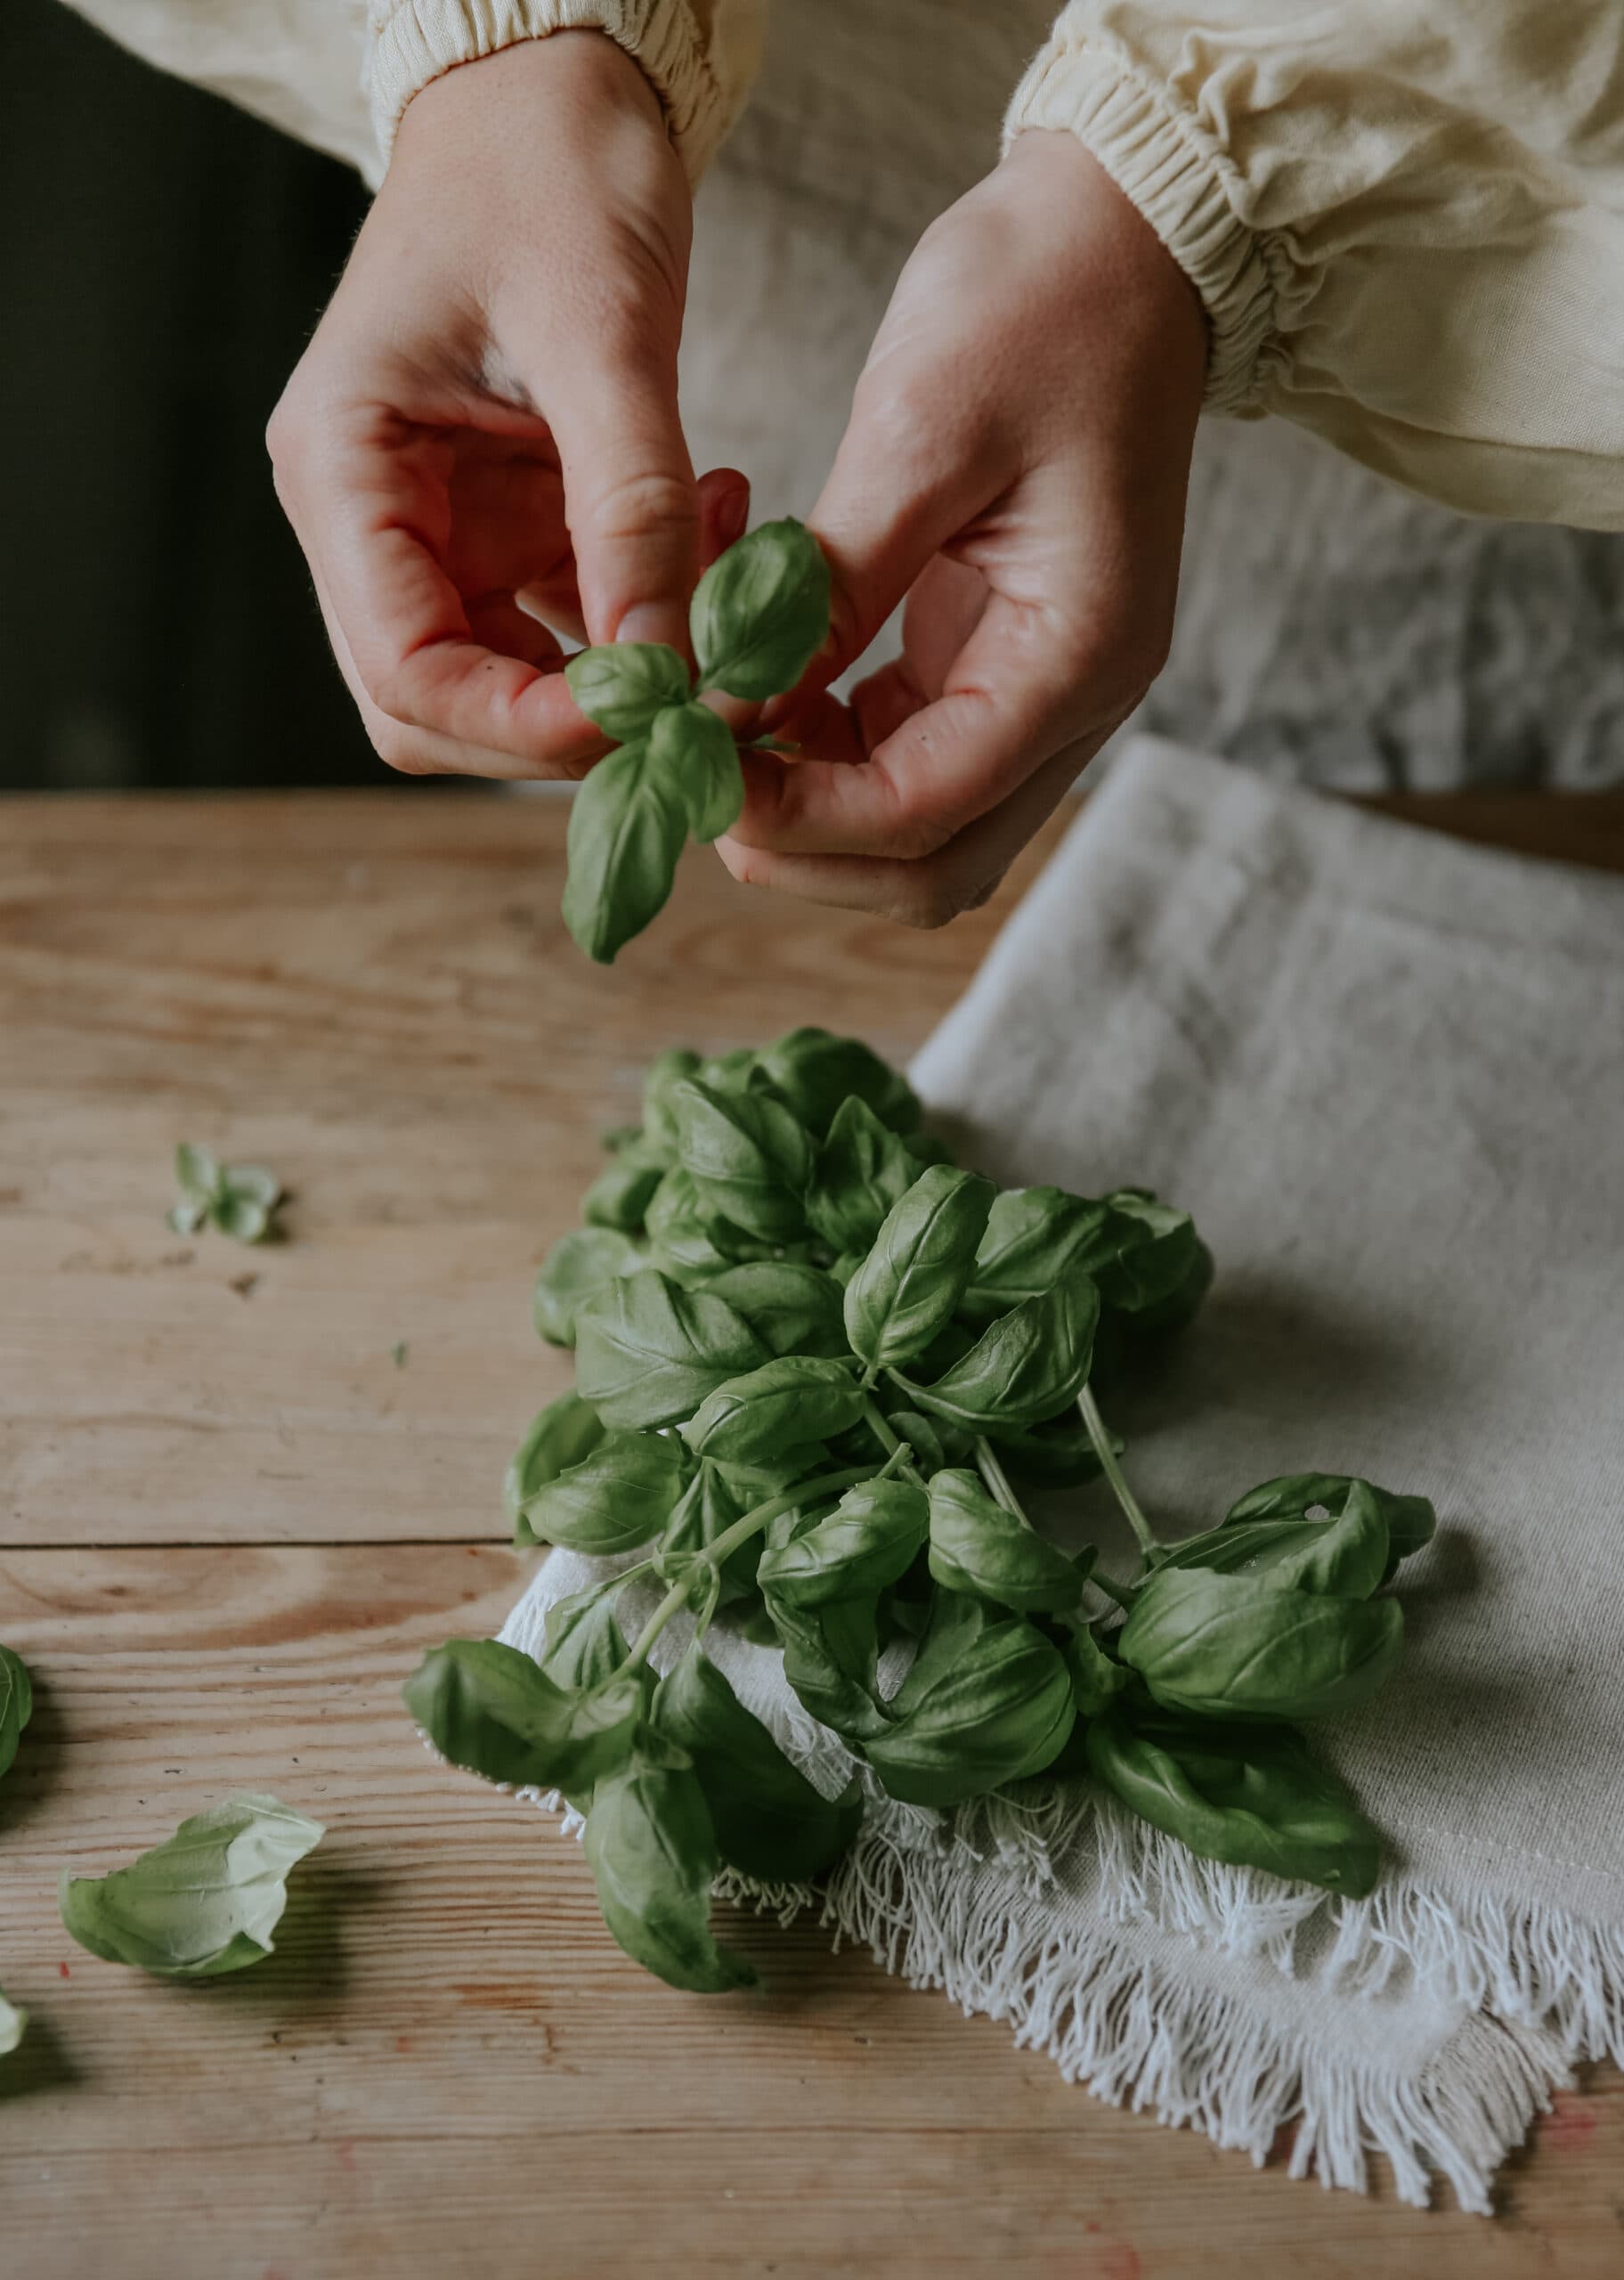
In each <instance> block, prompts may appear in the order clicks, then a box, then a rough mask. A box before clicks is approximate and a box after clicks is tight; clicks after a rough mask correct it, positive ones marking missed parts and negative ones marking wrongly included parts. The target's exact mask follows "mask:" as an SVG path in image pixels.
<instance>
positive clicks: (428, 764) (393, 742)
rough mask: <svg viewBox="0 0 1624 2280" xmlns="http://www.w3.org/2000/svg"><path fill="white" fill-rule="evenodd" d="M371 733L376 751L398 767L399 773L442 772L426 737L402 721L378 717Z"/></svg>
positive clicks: (388, 765)
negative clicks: (423, 738) (403, 725)
mask: <svg viewBox="0 0 1624 2280" xmlns="http://www.w3.org/2000/svg"><path fill="white" fill-rule="evenodd" d="M369 734H370V736H371V738H372V749H373V751H374V752H375V753H377V754H378V758H379V759H380V760H381V761H383V763H384V766H385V767H386V768H392V769H394V772H395V774H396V775H397V776H434V775H436V774H437V773H438V772H439V771H438V769H436V767H435V765H434V761H433V759H432V758H431V756H430V755H429V753H428V752H427V751H426V748H425V746H424V744H423V740H422V738H421V737H416V736H414V735H413V734H412V732H411V730H410V729H408V728H404V727H402V724H401V723H400V722H399V721H389V720H378V721H372V722H371V723H370V724H369Z"/></svg>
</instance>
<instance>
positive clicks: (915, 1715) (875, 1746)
mask: <svg viewBox="0 0 1624 2280" xmlns="http://www.w3.org/2000/svg"><path fill="white" fill-rule="evenodd" d="M896 1707H897V1706H896V1705H895V1704H894V1705H893V1708H896ZM1075 1718H1076V1708H1075V1706H1074V1704H1073V1700H1072V1688H1071V1676H1070V1673H1069V1672H1068V1670H1067V1667H1066V1665H1065V1663H1064V1662H1063V1661H1062V1659H1061V1657H1060V1653H1059V1651H1058V1650H1057V1649H1055V1648H1054V1647H1053V1646H1052V1645H1051V1644H1050V1642H1049V1641H1048V1640H1047V1639H1045V1638H1044V1637H1043V1633H1041V1632H1040V1631H1037V1630H1035V1628H1034V1626H1033V1625H1032V1624H1029V1623H1026V1622H1023V1621H1022V1620H1021V1619H1020V1618H1019V1616H1011V1617H1010V1618H1009V1619H1008V1620H1007V1621H1005V1622H1001V1623H990V1624H987V1625H986V1626H985V1628H983V1629H982V1630H980V1631H979V1633H978V1634H977V1635H975V1636H973V1637H971V1638H970V1639H969V1640H968V1641H966V1643H965V1644H964V1645H963V1647H962V1650H961V1651H960V1652H959V1653H958V1654H957V1655H956V1656H955V1657H954V1659H953V1660H952V1661H951V1662H950V1663H949V1664H947V1665H946V1666H945V1667H942V1668H940V1669H939V1670H938V1671H937V1672H936V1673H934V1675H933V1676H932V1678H931V1679H930V1682H929V1683H927V1684H923V1685H921V1686H918V1687H916V1688H915V1690H914V1693H913V1696H912V1698H911V1699H910V1700H909V1702H908V1704H907V1706H906V1708H905V1710H904V1712H903V1714H901V1715H900V1716H898V1717H897V1718H896V1719H895V1721H894V1722H893V1723H891V1724H890V1725H889V1726H888V1727H887V1728H886V1730H885V1731H884V1732H883V1733H881V1734H876V1735H874V1736H873V1737H872V1738H869V1739H867V1740H865V1743H864V1745H863V1747H864V1753H865V1755H866V1757H867V1759H868V1762H869V1763H870V1764H871V1765H872V1766H873V1769H874V1771H875V1772H876V1773H877V1774H878V1775H879V1776H880V1779H881V1781H882V1782H883V1783H884V1785H885V1787H886V1788H887V1789H888V1790H889V1792H890V1794H891V1795H892V1796H894V1797H900V1798H901V1799H902V1800H903V1802H904V1803H905V1804H913V1805H937V1806H946V1805H956V1804H962V1802H963V1801H964V1799H965V1798H966V1797H976V1796H979V1795H982V1794H983V1792H985V1791H986V1790H988V1789H997V1788H1001V1787H1003V1784H1004V1783H1005V1782H1006V1781H1020V1780H1025V1779H1027V1778H1028V1777H1029V1776H1030V1775H1032V1774H1035V1773H1041V1772H1042V1771H1043V1768H1044V1767H1045V1766H1046V1765H1048V1764H1050V1763H1052V1761H1053V1760H1054V1759H1055V1758H1056V1757H1058V1756H1059V1755H1060V1751H1061V1750H1062V1749H1063V1748H1064V1747H1065V1746H1066V1743H1067V1741H1068V1738H1069V1737H1070V1733H1071V1729H1072V1725H1073V1722H1074V1721H1075Z"/></svg>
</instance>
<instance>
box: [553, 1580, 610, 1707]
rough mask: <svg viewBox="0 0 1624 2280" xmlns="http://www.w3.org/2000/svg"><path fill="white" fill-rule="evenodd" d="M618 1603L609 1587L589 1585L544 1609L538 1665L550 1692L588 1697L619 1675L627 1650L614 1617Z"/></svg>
mask: <svg viewBox="0 0 1624 2280" xmlns="http://www.w3.org/2000/svg"><path fill="white" fill-rule="evenodd" d="M618 1597H619V1592H618V1591H617V1590H616V1589H615V1587H614V1586H613V1585H611V1586H610V1588H609V1589H608V1590H607V1591H605V1588H604V1586H603V1585H602V1584H590V1585H589V1587H588V1588H587V1590H585V1591H584V1592H572V1593H571V1594H570V1596H569V1598H567V1599H562V1600H554V1601H553V1604H552V1605H551V1607H549V1608H548V1610H547V1622H546V1624H545V1626H544V1627H543V1630H542V1634H541V1638H542V1646H541V1655H540V1668H541V1670H542V1672H543V1673H545V1674H546V1676H547V1677H548V1678H550V1679H551V1680H552V1681H553V1683H554V1685H555V1686H562V1687H564V1688H567V1689H570V1690H573V1691H576V1692H581V1691H584V1692H588V1693H590V1692H591V1691H592V1690H593V1689H594V1688H596V1687H600V1686H606V1685H607V1684H608V1682H609V1681H610V1680H611V1679H612V1678H613V1676H614V1674H615V1673H616V1671H618V1670H619V1669H620V1667H621V1664H622V1663H623V1662H624V1661H625V1660H626V1657H627V1656H628V1655H629V1653H630V1652H631V1649H630V1648H629V1646H628V1645H627V1643H626V1634H625V1633H624V1632H623V1631H622V1630H621V1626H620V1622H619V1619H618V1617H617V1616H616V1615H615V1611H614V1608H615V1600H617V1598H618Z"/></svg>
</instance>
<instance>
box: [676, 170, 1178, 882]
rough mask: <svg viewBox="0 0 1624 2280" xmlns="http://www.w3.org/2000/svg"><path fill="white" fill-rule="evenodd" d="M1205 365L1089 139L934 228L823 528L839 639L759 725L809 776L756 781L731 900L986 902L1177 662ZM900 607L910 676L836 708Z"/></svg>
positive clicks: (729, 848) (1142, 225) (867, 374)
mask: <svg viewBox="0 0 1624 2280" xmlns="http://www.w3.org/2000/svg"><path fill="white" fill-rule="evenodd" d="M1205 374H1206V320H1205V317H1204V315H1203V314H1202V311H1201V307H1200V305H1199V303H1198V299H1197V297H1196V295H1195V293H1194V291H1193V289H1192V288H1191V287H1190V284H1189V283H1188V281H1186V279H1185V277H1184V275H1183V273H1182V272H1181V270H1180V269H1179V267H1178V265H1176V263H1175V262H1174V261H1173V257H1172V256H1171V255H1170V254H1169V253H1168V252H1167V251H1166V250H1165V248H1164V247H1163V246H1162V244H1161V242H1160V240H1158V239H1157V237H1156V235H1155V233H1154V232H1152V230H1151V229H1150V227H1149V224H1147V223H1146V222H1145V221H1144V220H1143V219H1142V217H1141V216H1140V214H1139V213H1138V212H1137V210H1136V209H1135V208H1134V207H1133V206H1132V205H1131V204H1130V202H1129V201H1128V199H1126V198H1125V197H1124V195H1123V194H1122V192H1121V191H1118V190H1117V187H1116V185H1115V184H1114V183H1112V182H1111V181H1110V180H1109V178H1108V176H1107V175H1105V174H1104V172H1103V171H1102V170H1101V169H1100V167H1098V166H1097V165H1096V164H1095V162H1094V160H1093V159H1091V158H1090V157H1089V155H1088V153H1087V152H1086V151H1084V148H1083V146H1082V144H1081V143H1080V142H1076V140H1075V138H1074V137H1072V136H1071V135H1069V134H1060V133H1049V132H1043V131H1034V132H1028V133H1027V134H1023V135H1021V136H1020V137H1019V140H1018V141H1017V142H1016V143H1015V144H1014V146H1013V148H1012V149H1011V152H1010V154H1009V156H1008V157H1007V158H1006V159H1004V160H1003V164H1002V165H1000V166H999V167H997V168H996V169H995V172H994V173H993V174H991V175H989V176H988V177H987V180H986V181H985V182H983V183H979V184H978V186H977V188H976V189H975V190H973V191H970V193H969V195H968V196H966V197H964V198H962V199H960V200H959V202H958V204H957V205H956V206H954V207H953V208H951V209H950V210H949V211H948V212H947V213H946V215H944V216H943V217H942V218H941V219H940V220H939V221H938V222H937V223H935V224H932V226H931V228H930V230H929V231H927V232H926V233H925V236H924V237H923V239H922V240H921V242H920V245H919V247H918V248H917V249H916V250H915V252H914V256H913V257H912V258H911V260H910V261H909V263H908V265H907V267H906V269H905V271H904V273H903V275H902V278H901V281H900V282H899V283H898V285H897V291H896V294H895V297H893V299H892V302H891V305H890V308H889V311H888V313H887V314H886V318H885V322H884V323H883V324H882V325H881V330H880V333H879V336H878V338H876V340H875V342H874V346H873V352H872V353H871V354H870V357H869V360H868V363H867V365H866V367H865V371H864V373H863V376H862V379H860V380H859V382H858V384H857V391H856V395H855V396H854V399H853V404H852V415H851V420H850V424H849V427H848V428H847V431H846V435H845V437H844V439H843V441H842V443H841V445H840V452H839V454H838V456H837V458H836V460H835V464H834V468H833V469H832V473H831V475H830V477H829V481H828V483H827V484H826V485H825V486H824V493H823V496H822V498H821V499H820V501H818V504H817V507H816V510H815V511H814V513H813V515H812V517H811V524H812V527H813V529H814V530H815V531H816V533H817V535H818V537H819V539H820V540H821V541H822V542H823V545H824V551H825V552H826V553H827V555H828V557H829V560H830V565H831V568H832V573H833V581H834V612H833V623H832V633H831V637H830V641H829V643H828V645H827V647H825V648H824V651H823V652H822V653H821V654H820V655H819V656H818V658H817V659H816V660H815V661H814V664H813V665H812V666H811V668H810V669H809V670H808V674H807V677H806V679H805V680H803V682H802V684H801V687H800V689H799V690H797V691H796V692H795V694H794V695H793V696H792V697H790V698H788V699H781V700H778V701H777V702H776V703H775V705H774V706H772V707H770V708H769V711H768V721H769V725H771V726H772V727H773V728H774V729H775V730H777V731H778V732H779V733H781V734H782V735H783V736H784V737H785V738H788V739H793V740H795V741H797V742H799V743H800V746H801V755H802V756H800V757H799V758H793V759H788V760H784V761H775V760H768V759H765V758H762V759H752V760H751V761H749V762H748V764H747V769H748V775H749V778H750V788H749V797H748V800H747V802H746V806H745V810H744V813H743V816H742V817H741V818H740V820H739V823H738V825H737V826H736V827H735V831H734V832H733V833H732V835H730V836H729V837H728V838H727V839H725V840H722V841H720V842H719V847H720V850H721V852H722V856H723V859H724V860H725V861H726V862H727V867H728V868H729V869H730V870H731V871H732V873H733V875H734V876H735V878H738V879H741V880H743V881H745V882H747V883H751V884H760V885H767V886H775V887H780V888H783V889H784V890H786V891H787V892H790V893H792V894H798V895H801V896H805V897H807V898H808V899H809V900H813V901H816V902H827V903H835V904H840V905H843V906H846V907H849V908H855V909H865V910H874V911H878V912H881V913H882V914H883V915H884V916H888V917H891V918H896V919H900V920H902V921H903V922H904V923H905V924H909V925H914V926H937V925H941V924H944V923H945V922H946V920H948V919H950V918H952V917H954V916H956V915H957V914H958V913H959V912H960V911H962V910H966V909H970V908H973V907H975V906H976V905H977V904H978V903H980V902H983V901H985V900H987V896H988V895H989V894H990V893H991V892H992V891H993V889H994V887H995V885H996V884H997V883H998V881H999V879H1000V878H1001V877H1002V876H1003V873H1004V871H1005V870H1006V869H1007V868H1008V867H1009V865H1010V863H1011V860H1012V859H1013V858H1014V857H1015V855H1016V854H1017V853H1018V852H1019V850H1020V848H1021V847H1022V846H1024V844H1025V843H1026V842H1027V840H1028V839H1029V838H1030V837H1031V836H1032V835H1033V833H1034V832H1035V831H1036V829H1037V828H1038V826H1039V825H1040V824H1041V823H1042V822H1043V819H1044V818H1045V817H1047V816H1048V815H1049V814H1050V812H1051V811H1052V809H1053V808H1054V807H1055V806H1056V805H1057V803H1058V802H1059V801H1060V798H1061V797H1062V796H1063V794H1064V793H1065V792H1066V790H1067V788H1068V786H1069V785H1070V784H1071V782H1072V781H1073V779H1074V778H1076V774H1077V772H1078V770H1079V769H1081V768H1082V767H1083V765H1084V761H1087V760H1088V759H1089V758H1090V757H1091V756H1092V753H1095V752H1096V751H1097V750H1098V749H1099V747H1100V745H1102V744H1103V743H1104V742H1105V740H1106V738H1107V737H1108V736H1109V735H1110V734H1111V733H1112V731H1113V730H1114V729H1117V727H1119V726H1120V724H1121V723H1122V721H1125V719H1126V718H1127V716H1128V714H1129V713H1130V712H1132V711H1133V708H1134V706H1135V705H1136V704H1138V703H1139V700H1140V698H1141V696H1143V695H1144V693H1145V690H1146V689H1147V688H1149V685H1150V683H1151V681H1152V680H1154V679H1155V677H1156V675H1157V672H1159V671H1160V669H1161V665H1162V664H1163V661H1164V659H1165V655H1166V652H1167V645H1168V642H1169V640H1170V639H1171V635H1172V628H1173V602H1174V597H1175V594H1176V591H1177V586H1178V566H1179V550H1180V544H1181V537H1182V531H1183V517H1184V496H1185V490H1186V487H1187V484H1188V480H1189V472H1190V449H1191V445H1192V443H1193V440H1194V435H1195V427H1196V418H1197V413H1198V410H1199V406H1200V402H1201V394H1202V387H1203V383H1204V379H1205ZM904 596H906V598H907V599H906V609H905V616H904V624H903V654H902V655H901V656H900V658H898V659H897V661H896V662H895V663H894V664H889V665H886V666H884V667H882V668H881V671H880V672H876V673H874V674H872V675H871V676H870V677H869V679H868V680H865V681H863V682H861V683H860V684H859V685H858V687H857V689H856V690H855V691H854V693H853V696H852V699H851V703H850V704H849V706H848V705H844V704H839V703H838V702H837V701H836V700H835V699H834V698H833V697H832V696H829V695H828V694H827V693H826V692H827V688H828V684H829V683H830V682H831V681H832V680H834V679H835V678H836V677H837V676H838V675H839V674H840V673H841V672H844V671H845V670H846V668H847V667H848V666H849V664H852V663H853V662H854V661H855V660H856V659H857V657H858V656H860V655H861V654H862V652H863V651H864V650H865V648H866V647H867V646H868V644H869V643H870V641H872V640H873V638H874V635H875V634H876V633H877V632H878V631H879V630H880V628H881V625H883V623H885V621H886V619H887V617H889V615H890V613H891V611H892V610H893V609H894V608H895V607H896V606H897V603H898V602H899V601H901V600H902V599H903V598H904ZM854 762H855V763H857V764H856V765H853V763H854Z"/></svg>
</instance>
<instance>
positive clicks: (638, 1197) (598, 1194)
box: [581, 1140, 668, 1235]
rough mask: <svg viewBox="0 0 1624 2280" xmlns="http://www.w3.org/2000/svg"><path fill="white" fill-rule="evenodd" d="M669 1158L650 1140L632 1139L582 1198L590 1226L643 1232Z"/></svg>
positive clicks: (623, 1232) (618, 1152)
mask: <svg viewBox="0 0 1624 2280" xmlns="http://www.w3.org/2000/svg"><path fill="white" fill-rule="evenodd" d="M667 1161H668V1160H667V1158H666V1157H665V1155H664V1154H663V1152H662V1151H661V1150H659V1149H657V1148H654V1147H653V1146H652V1145H651V1144H649V1143H648V1142H647V1141H644V1140H631V1141H628V1143H627V1144H626V1145H625V1147H623V1148H621V1149H618V1150H617V1151H616V1152H615V1153H614V1154H613V1156H612V1157H611V1158H610V1159H609V1161H608V1162H607V1163H606V1164H605V1166H604V1168H603V1170H602V1171H601V1172H599V1174H598V1176H597V1178H596V1179H595V1180H594V1181H593V1183H592V1185H591V1186H590V1187H589V1189H588V1190H587V1192H586V1194H585V1196H584V1197H583V1198H582V1199H581V1217H582V1218H583V1219H584V1220H585V1221H586V1223H587V1225H588V1226H589V1227H614V1228H617V1229H618V1230H619V1231H620V1233H621V1234H625V1235H636V1234H641V1233H642V1230H643V1221H644V1217H645V1215H646V1212H647V1210H648V1207H649V1204H650V1202H651V1201H652V1200H653V1197H654V1190H655V1189H656V1188H657V1187H658V1186H659V1185H660V1183H661V1181H662V1179H663V1178H664V1177H665V1173H666V1168H667Z"/></svg>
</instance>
